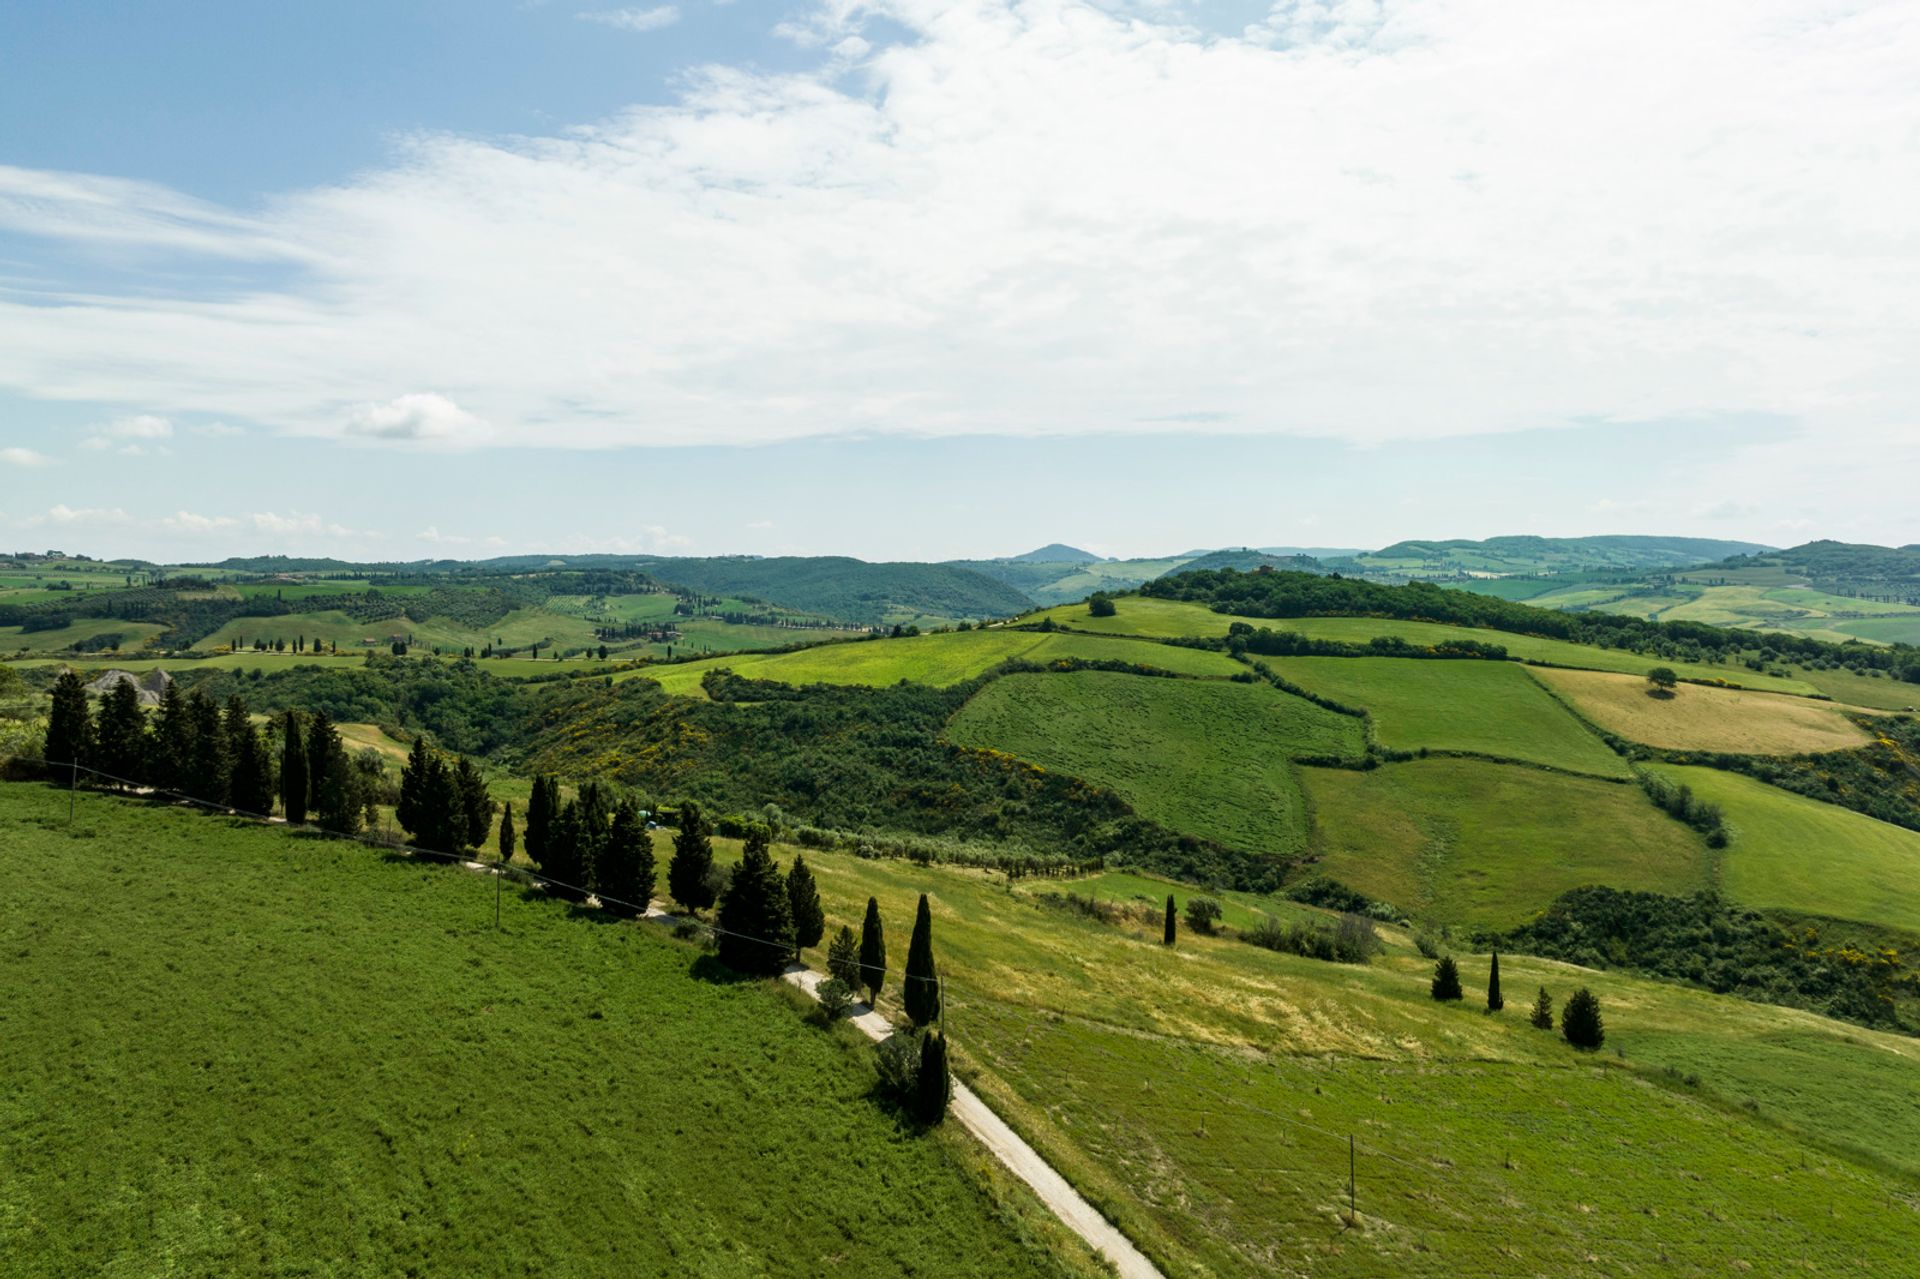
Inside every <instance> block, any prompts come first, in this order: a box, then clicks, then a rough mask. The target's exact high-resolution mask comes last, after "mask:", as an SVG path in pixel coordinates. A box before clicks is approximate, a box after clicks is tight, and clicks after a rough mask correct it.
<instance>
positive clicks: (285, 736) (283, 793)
mask: <svg viewBox="0 0 1920 1279" xmlns="http://www.w3.org/2000/svg"><path fill="white" fill-rule="evenodd" d="M280 807H281V808H282V809H283V810H284V811H285V812H286V815H287V820H288V821H289V822H291V823H293V824H294V825H295V826H298V825H300V824H302V823H303V822H305V821H306V820H307V738H306V734H305V733H302V732H301V731H300V716H299V714H298V713H297V712H295V711H292V710H289V711H288V712H287V713H286V714H285V715H283V716H282V717H281V720H280Z"/></svg>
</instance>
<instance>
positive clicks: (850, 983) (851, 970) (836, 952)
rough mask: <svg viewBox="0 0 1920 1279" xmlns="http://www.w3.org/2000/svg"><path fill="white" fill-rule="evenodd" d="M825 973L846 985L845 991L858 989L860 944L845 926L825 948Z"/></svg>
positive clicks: (841, 926) (841, 927) (851, 931)
mask: <svg viewBox="0 0 1920 1279" xmlns="http://www.w3.org/2000/svg"><path fill="white" fill-rule="evenodd" d="M827 972H828V973H829V974H830V975H831V976H833V977H835V978H837V979H838V980H840V981H842V982H844V983H846V986H847V989H849V990H859V989H860V942H859V940H858V939H857V938H856V937H854V935H853V929H851V928H848V927H847V926H846V925H845V924H842V925H840V931H839V932H837V933H835V934H834V935H833V942H832V944H830V945H829V946H828V947H827Z"/></svg>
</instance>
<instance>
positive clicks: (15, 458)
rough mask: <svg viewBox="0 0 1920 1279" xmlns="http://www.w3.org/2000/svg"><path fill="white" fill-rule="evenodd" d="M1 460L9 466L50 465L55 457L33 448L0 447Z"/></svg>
mask: <svg viewBox="0 0 1920 1279" xmlns="http://www.w3.org/2000/svg"><path fill="white" fill-rule="evenodd" d="M0 462H5V463H6V464H7V465H9V466H49V465H51V464H52V462H53V459H52V458H50V457H48V456H47V455H46V454H45V453H40V452H36V451H35V450H33V449H23V448H5V449H0Z"/></svg>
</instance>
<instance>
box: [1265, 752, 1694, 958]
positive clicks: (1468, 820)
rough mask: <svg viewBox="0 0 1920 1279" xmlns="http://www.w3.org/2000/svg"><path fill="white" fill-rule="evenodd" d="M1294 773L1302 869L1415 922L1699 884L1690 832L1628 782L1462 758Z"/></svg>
mask: <svg viewBox="0 0 1920 1279" xmlns="http://www.w3.org/2000/svg"><path fill="white" fill-rule="evenodd" d="M1301 780H1302V783H1303V785H1304V786H1305V788H1306V793H1307V799H1308V803H1309V805H1310V807H1311V809H1312V812H1313V815H1314V832H1313V841H1312V851H1313V853H1314V856H1315V860H1314V862H1313V864H1312V865H1311V866H1310V867H1308V868H1307V870H1306V871H1305V872H1303V873H1305V874H1320V875H1326V876H1329V877H1330V878H1333V879H1336V880H1339V881H1340V882H1341V883H1343V884H1347V885H1349V886H1351V887H1353V888H1356V889H1358V890H1359V891H1361V892H1363V893H1365V894H1367V895H1368V896H1370V897H1377V898H1379V899H1381V900H1382V901H1386V902H1391V903H1392V904H1393V905H1395V906H1397V907H1399V908H1400V909H1401V910H1403V911H1405V912H1407V913H1408V914H1409V915H1412V916H1414V917H1415V918H1421V919H1431V920H1433V921H1434V922H1436V923H1445V924H1451V925H1453V926H1455V927H1484V928H1511V927H1514V926H1515V925H1518V924H1521V923H1524V922H1525V921H1526V920H1527V918H1528V917H1529V916H1531V915H1532V914H1533V913H1534V912H1535V911H1538V910H1543V909H1545V908H1546V907H1547V906H1548V905H1550V904H1551V903H1552V901H1553V899H1554V898H1555V897H1558V896H1559V895H1560V894H1561V893H1564V892H1567V891H1568V890H1570V889H1574V888H1580V887H1583V886H1585V885H1588V884H1606V885H1609V886H1611V887H1615V888H1634V889H1641V890H1644V891H1647V892H1660V893H1669V894H1674V895H1680V896H1684V895H1686V894H1688V893H1692V892H1696V891H1698V890H1700V889H1703V888H1707V887H1710V886H1711V885H1712V883H1713V879H1712V854H1710V853H1709V851H1708V850H1707V848H1706V846H1705V844H1704V842H1703V841H1702V840H1701V838H1700V836H1698V835H1697V834H1695V833H1694V832H1693V831H1692V830H1690V829H1688V828H1687V827H1686V826H1683V825H1682V824H1680V823H1679V822H1677V821H1675V820H1674V819H1672V818H1670V817H1668V816H1667V815H1666V814H1665V813H1663V812H1661V811H1660V810H1659V809H1657V808H1655V807H1654V806H1653V805H1652V804H1651V803H1649V802H1648V801H1647V798H1646V796H1645V795H1644V794H1643V793H1642V792H1641V790H1640V788H1639V787H1638V786H1635V785H1628V784H1621V783H1619V782H1603V781H1595V780H1589V779H1587V778H1580V777H1568V776H1566V775H1564V774H1558V773H1549V772H1545V771H1543V770H1541V769H1537V768H1527V767H1524V766H1520V765H1513V764H1491V763H1487V762H1485V761H1482V760H1472V759H1424V760H1410V761H1407V762H1406V763H1400V764H1386V765H1383V766H1382V767H1380V768H1376V769H1373V770H1370V771H1368V772H1354V771H1349V770H1345V769H1334V768H1308V769H1303V770H1301ZM1576 815H1577V816H1576Z"/></svg>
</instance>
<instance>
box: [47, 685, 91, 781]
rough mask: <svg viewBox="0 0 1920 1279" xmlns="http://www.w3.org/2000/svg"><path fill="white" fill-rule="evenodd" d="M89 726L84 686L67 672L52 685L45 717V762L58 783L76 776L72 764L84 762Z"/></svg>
mask: <svg viewBox="0 0 1920 1279" xmlns="http://www.w3.org/2000/svg"><path fill="white" fill-rule="evenodd" d="M92 737H93V725H92V723H91V722H90V721H89V720H88V718H87V686H86V685H85V684H82V683H81V682H80V677H79V676H78V675H76V674H74V673H73V672H72V671H71V670H65V671H61V672H60V678H58V679H56V680H55V681H54V682H53V711H52V713H51V714H50V715H49V716H48V717H47V745H46V751H47V763H48V764H49V765H50V766H51V767H52V768H53V775H54V777H55V778H56V779H57V780H59V781H63V782H65V781H71V780H74V779H75V778H76V777H77V775H78V770H77V769H76V768H75V767H74V765H76V764H84V763H86V762H87V755H88V746H89V744H90V742H91V739H92Z"/></svg>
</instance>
